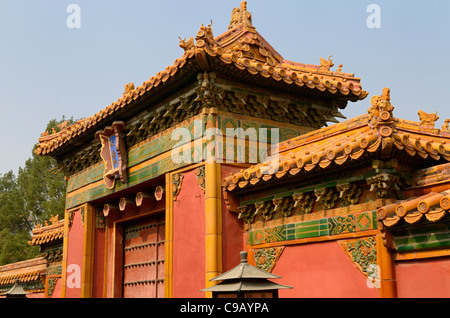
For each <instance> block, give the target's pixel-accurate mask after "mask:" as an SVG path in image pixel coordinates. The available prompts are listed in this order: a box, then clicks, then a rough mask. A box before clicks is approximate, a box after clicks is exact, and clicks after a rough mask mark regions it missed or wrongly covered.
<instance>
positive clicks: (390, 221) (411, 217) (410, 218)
mask: <svg viewBox="0 0 450 318" xmlns="http://www.w3.org/2000/svg"><path fill="white" fill-rule="evenodd" d="M449 211H450V189H448V190H447V191H444V192H439V193H437V192H430V193H428V194H426V195H422V196H419V197H413V198H410V199H408V200H403V201H398V202H396V203H392V204H389V205H386V206H384V207H381V208H379V209H378V211H377V217H378V221H379V222H382V223H383V225H384V226H386V227H388V228H390V227H393V226H395V225H397V224H398V223H399V222H400V221H401V220H404V221H405V222H406V223H409V224H415V223H418V222H419V221H420V220H422V219H423V218H426V219H427V220H428V221H430V222H433V223H434V222H437V221H439V220H442V219H443V218H444V217H445V215H446V214H447V213H449Z"/></svg>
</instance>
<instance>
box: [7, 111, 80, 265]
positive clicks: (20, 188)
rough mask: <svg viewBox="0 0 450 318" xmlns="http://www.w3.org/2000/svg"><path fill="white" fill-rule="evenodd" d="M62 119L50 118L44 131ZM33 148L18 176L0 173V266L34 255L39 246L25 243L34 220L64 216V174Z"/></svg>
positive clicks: (39, 220) (36, 253)
mask: <svg viewBox="0 0 450 318" xmlns="http://www.w3.org/2000/svg"><path fill="white" fill-rule="evenodd" d="M64 121H66V120H65V118H64V117H63V119H62V120H61V121H59V122H58V121H56V120H55V119H53V120H51V121H50V122H49V124H48V125H47V128H46V130H47V131H49V132H51V131H52V129H54V130H55V131H58V130H59V128H58V124H59V123H62V122H64ZM71 123H73V120H72V119H70V120H69V124H71ZM35 148H36V146H35V147H34V148H33V150H32V156H31V157H30V158H29V159H28V160H27V161H26V163H25V166H24V167H23V168H22V167H21V168H19V170H18V175H17V178H16V176H15V175H14V173H13V172H12V171H10V172H8V173H6V174H4V175H1V174H0V265H5V264H9V263H15V262H18V261H22V260H26V259H30V258H34V257H36V256H37V255H38V252H39V251H38V250H39V248H38V247H31V246H29V245H28V241H29V240H30V238H31V230H32V228H33V227H34V225H35V223H40V224H44V222H45V221H48V220H49V219H50V217H51V216H54V215H59V217H60V219H62V218H64V203H65V191H66V185H65V181H64V176H63V175H62V174H57V173H56V172H55V169H56V161H55V160H54V159H53V158H51V157H40V156H38V155H36V154H35V152H34V150H35Z"/></svg>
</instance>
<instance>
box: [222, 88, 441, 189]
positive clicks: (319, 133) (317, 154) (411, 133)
mask: <svg viewBox="0 0 450 318" xmlns="http://www.w3.org/2000/svg"><path fill="white" fill-rule="evenodd" d="M375 97H378V96H374V98H373V99H374V100H375V99H376V98H375ZM384 101H385V102H387V103H388V105H389V106H392V105H391V104H390V102H389V101H390V97H386V99H384ZM392 108H393V107H392ZM371 109H372V108H370V109H369V114H366V115H362V116H359V117H356V118H353V119H349V120H346V121H343V122H341V123H338V124H335V125H332V126H329V127H325V128H322V129H319V130H316V131H313V132H310V133H307V134H305V135H302V136H299V137H296V138H293V139H290V140H288V141H285V142H282V143H280V144H279V147H278V150H277V151H276V152H275V154H278V155H279V161H278V164H275V165H270V162H265V163H261V164H258V165H255V166H252V167H250V168H248V169H243V170H241V171H240V172H238V173H234V174H231V175H230V176H228V177H226V178H224V179H223V183H222V186H223V187H224V189H225V190H226V191H236V190H240V189H249V188H251V187H252V186H256V185H261V184H264V183H265V182H271V181H274V180H278V179H282V178H289V177H292V176H295V175H299V176H300V175H302V174H308V173H310V172H312V171H319V170H323V169H327V168H329V167H333V166H334V167H339V166H342V165H343V164H344V163H352V162H355V161H357V160H358V159H359V158H362V157H363V156H365V155H370V156H371V159H372V160H376V159H381V155H382V154H383V152H386V151H388V152H390V151H391V150H392V149H395V150H397V151H399V152H402V153H406V154H408V155H409V157H411V158H418V159H432V160H435V161H436V162H440V161H450V133H449V132H448V131H442V130H439V129H429V128H424V127H423V125H422V124H421V123H419V122H414V121H408V120H403V119H398V118H394V117H392V110H391V112H390V113H389V112H388V113H387V114H386V113H381V115H380V117H376V118H374V117H373V116H372V115H371V114H370V112H371ZM283 180H286V179H283Z"/></svg>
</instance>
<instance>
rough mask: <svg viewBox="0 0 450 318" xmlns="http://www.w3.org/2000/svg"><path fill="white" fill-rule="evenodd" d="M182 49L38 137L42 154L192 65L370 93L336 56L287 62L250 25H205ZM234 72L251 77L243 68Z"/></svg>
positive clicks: (311, 88)
mask: <svg viewBox="0 0 450 318" xmlns="http://www.w3.org/2000/svg"><path fill="white" fill-rule="evenodd" d="M180 47H182V48H183V49H184V50H185V52H184V54H183V56H182V57H180V58H178V59H176V60H175V62H174V63H173V65H170V66H168V67H166V68H165V69H164V70H163V71H160V72H158V73H157V74H156V75H155V76H153V77H151V78H150V79H149V80H148V81H146V82H144V83H143V84H142V85H141V86H138V87H136V88H135V87H134V84H132V83H130V84H131V85H127V86H126V88H125V92H124V94H123V95H122V97H120V98H119V99H118V100H117V101H116V102H114V103H112V104H110V105H109V106H107V107H106V108H104V109H102V110H100V111H99V112H97V113H96V114H94V115H93V116H90V117H88V118H85V119H82V120H79V121H77V122H76V123H75V124H73V125H70V126H69V125H67V124H65V125H62V126H61V127H60V128H61V131H59V132H57V133H53V134H49V133H48V132H44V133H43V134H42V135H41V137H40V138H39V139H38V146H37V149H36V153H37V154H38V155H50V154H53V153H54V152H55V151H56V150H58V149H60V148H61V147H62V146H63V145H65V144H67V143H71V142H73V141H74V140H76V139H77V138H78V137H79V136H80V135H83V134H85V133H86V132H87V131H92V129H97V128H96V127H101V126H100V125H105V123H106V122H107V121H108V120H110V119H111V117H112V116H113V115H115V114H117V113H119V112H122V111H124V110H126V109H128V108H129V107H130V106H132V105H133V104H134V103H135V102H136V101H137V100H139V99H142V98H143V97H145V96H149V94H153V93H156V91H158V90H159V89H160V88H161V87H165V86H168V87H170V85H173V83H174V81H182V80H183V79H184V78H185V77H186V74H181V71H182V70H183V69H185V68H187V66H188V65H190V64H192V63H193V64H195V65H196V69H198V70H200V71H210V70H214V67H213V66H214V65H215V64H218V65H221V69H223V66H228V67H229V68H230V72H236V71H237V72H239V71H246V74H249V75H250V78H251V80H252V81H261V80H271V82H265V84H266V85H274V82H273V80H274V81H275V82H276V83H278V84H279V85H283V87H297V89H300V90H301V91H302V92H306V93H311V94H322V95H324V94H325V96H330V97H336V98H341V99H343V100H347V101H349V100H351V101H357V100H362V99H364V98H366V97H367V95H368V93H367V92H366V91H364V90H363V89H362V87H361V83H360V79H359V78H356V77H354V75H353V74H350V73H343V72H342V71H341V68H342V65H340V66H339V68H338V70H336V71H331V70H330V68H331V67H332V66H333V65H334V64H333V63H332V61H331V59H330V58H329V59H328V61H327V60H325V59H322V58H321V59H320V61H321V65H310V64H303V63H296V62H292V61H288V60H285V59H284V58H283V57H282V56H281V55H280V54H279V53H278V52H277V51H275V50H274V49H273V48H272V46H270V44H269V43H268V42H267V41H266V40H265V39H264V38H263V37H262V36H261V35H260V34H259V33H258V32H257V31H256V30H255V28H254V27H253V26H252V25H251V24H249V23H238V24H236V25H235V26H234V27H231V29H230V30H228V31H227V32H225V33H223V34H222V35H219V36H218V37H215V38H214V37H213V34H212V29H211V26H208V27H205V26H203V24H202V26H201V28H200V30H199V31H198V33H197V35H196V37H195V42H194V39H193V38H190V39H189V40H188V41H187V42H186V41H183V40H182V41H181V42H180ZM233 74H240V75H238V76H241V77H243V76H245V75H244V73H242V72H240V73H233ZM169 82H170V83H169Z"/></svg>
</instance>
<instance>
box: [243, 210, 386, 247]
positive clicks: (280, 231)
mask: <svg viewBox="0 0 450 318" xmlns="http://www.w3.org/2000/svg"><path fill="white" fill-rule="evenodd" d="M376 218H377V213H376V211H367V212H360V213H355V214H351V215H345V216H333V217H329V218H322V219H318V220H311V221H303V222H297V223H290V224H283V225H278V226H275V227H267V228H262V229H255V230H250V231H249V232H248V244H249V245H259V244H266V243H274V242H283V241H292V240H298V239H304V238H314V237H321V236H333V235H340V234H345V233H356V232H361V231H368V230H375V229H377V228H378V224H377V221H376Z"/></svg>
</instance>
